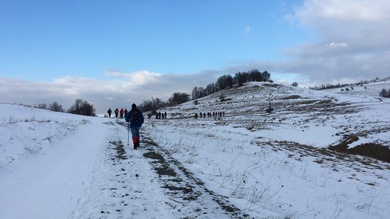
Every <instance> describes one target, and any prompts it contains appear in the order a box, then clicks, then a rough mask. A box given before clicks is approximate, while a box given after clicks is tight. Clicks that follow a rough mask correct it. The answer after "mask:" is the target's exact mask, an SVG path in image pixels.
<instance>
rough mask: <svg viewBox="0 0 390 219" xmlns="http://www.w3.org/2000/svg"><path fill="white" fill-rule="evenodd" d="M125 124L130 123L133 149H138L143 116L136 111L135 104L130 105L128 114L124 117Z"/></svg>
mask: <svg viewBox="0 0 390 219" xmlns="http://www.w3.org/2000/svg"><path fill="white" fill-rule="evenodd" d="M125 119H126V122H130V129H131V136H132V138H133V144H134V149H137V148H138V147H139V140H140V137H139V129H140V128H141V126H142V124H143V123H144V115H143V114H142V112H141V111H139V110H138V109H137V106H136V105H135V103H133V105H131V110H130V112H128V113H127V115H126V118H125Z"/></svg>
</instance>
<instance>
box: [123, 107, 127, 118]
mask: <svg viewBox="0 0 390 219" xmlns="http://www.w3.org/2000/svg"><path fill="white" fill-rule="evenodd" d="M126 115H127V109H125V115H123V117H126Z"/></svg>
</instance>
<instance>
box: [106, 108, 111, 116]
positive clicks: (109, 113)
mask: <svg viewBox="0 0 390 219" xmlns="http://www.w3.org/2000/svg"><path fill="white" fill-rule="evenodd" d="M107 113H108V118H111V113H112V110H111V108H108V110H107Z"/></svg>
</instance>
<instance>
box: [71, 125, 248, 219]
mask: <svg viewBox="0 0 390 219" xmlns="http://www.w3.org/2000/svg"><path fill="white" fill-rule="evenodd" d="M118 124H119V125H118ZM108 125H109V126H110V128H111V129H112V133H113V134H112V135H111V136H110V137H109V138H108V140H107V143H106V146H105V147H106V149H105V154H104V155H102V160H101V162H100V163H98V164H97V165H96V167H95V173H94V174H93V175H94V176H95V177H94V179H93V180H92V182H91V186H90V189H89V190H88V191H86V194H85V197H84V198H81V199H80V200H78V202H79V206H80V207H79V209H77V210H75V211H74V212H73V214H72V215H71V217H70V218H156V219H157V218H173V219H174V218H250V217H249V215H247V214H245V213H244V212H242V211H241V210H240V209H238V208H237V207H235V206H234V205H232V204H231V203H229V201H228V199H227V197H223V196H221V195H218V194H217V193H215V192H214V191H212V190H210V189H208V188H207V187H206V186H205V184H204V183H203V182H202V181H201V180H200V179H198V178H196V177H195V176H194V174H193V173H191V172H190V171H189V170H188V169H186V168H185V167H184V166H183V165H182V164H181V163H180V162H179V161H177V160H176V159H174V158H172V156H171V155H170V153H169V151H166V150H164V149H163V148H162V147H159V146H158V145H156V143H154V142H153V140H152V139H150V138H149V137H148V136H147V135H146V134H142V135H143V136H142V137H143V139H144V141H143V142H142V143H141V146H140V148H139V149H138V150H133V147H132V144H131V143H130V145H127V130H126V129H124V128H123V125H126V124H123V123H120V122H119V123H117V124H114V123H112V124H108ZM130 141H131V140H130Z"/></svg>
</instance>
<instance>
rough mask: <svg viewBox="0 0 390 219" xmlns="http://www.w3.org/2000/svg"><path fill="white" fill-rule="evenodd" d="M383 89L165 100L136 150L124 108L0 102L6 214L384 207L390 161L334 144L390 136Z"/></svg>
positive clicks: (246, 213)
mask: <svg viewBox="0 0 390 219" xmlns="http://www.w3.org/2000/svg"><path fill="white" fill-rule="evenodd" d="M383 88H386V89H388V88H389V85H388V84H386V83H383V82H381V83H372V84H367V85H364V86H357V87H354V89H352V90H350V91H348V92H347V91H341V90H340V89H333V90H324V91H313V90H308V89H303V88H295V87H290V86H280V85H274V84H263V83H250V84H248V85H247V86H244V87H240V88H233V89H229V90H224V91H222V94H223V95H224V97H225V99H226V101H223V102H221V101H220V95H221V93H216V94H213V95H210V96H208V97H204V98H201V99H199V100H198V104H196V105H195V104H194V102H193V101H190V102H187V103H185V104H182V105H180V106H177V107H172V108H166V109H164V111H163V112H165V111H166V112H167V113H168V119H166V120H158V119H155V118H152V119H150V120H146V121H145V124H144V126H143V129H142V139H143V143H142V144H141V148H140V149H139V150H136V151H135V150H133V149H132V145H131V144H130V145H128V144H127V142H128V132H127V128H126V123H125V122H124V121H123V119H108V118H98V117H95V118H94V117H83V116H76V115H71V114H65V113H55V112H50V111H46V110H40V109H34V108H30V107H24V106H21V105H11V104H0V110H1V112H2V114H1V115H0V135H1V138H0V218H5V219H8V218H10V219H13V218H354V219H355V218H388V215H390V209H389V207H388V206H390V191H389V188H390V171H389V170H390V164H389V163H388V162H384V161H380V160H377V159H374V158H369V157H365V156H359V155H352V154H348V153H340V152H335V151H332V150H329V149H328V147H329V146H337V145H341V144H343V143H344V144H347V145H348V149H353V148H359V147H360V146H362V145H364V144H376V145H383V146H386V147H388V145H390V144H389V143H390V142H389V139H390V134H389V133H390V132H389V131H388V130H390V124H389V121H390V116H389V115H388V114H389V113H388V112H390V100H387V99H380V98H379V96H378V93H379V91H380V90H381V89H383ZM269 103H271V107H272V108H273V109H274V111H273V112H272V113H270V114H269V113H266V112H265V109H266V108H268V106H269ZM200 112H202V113H207V112H225V116H223V117H220V118H219V117H212V118H198V119H194V118H193V116H194V114H195V113H200ZM351 139H352V140H351Z"/></svg>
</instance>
